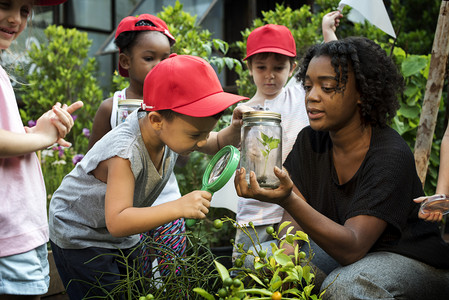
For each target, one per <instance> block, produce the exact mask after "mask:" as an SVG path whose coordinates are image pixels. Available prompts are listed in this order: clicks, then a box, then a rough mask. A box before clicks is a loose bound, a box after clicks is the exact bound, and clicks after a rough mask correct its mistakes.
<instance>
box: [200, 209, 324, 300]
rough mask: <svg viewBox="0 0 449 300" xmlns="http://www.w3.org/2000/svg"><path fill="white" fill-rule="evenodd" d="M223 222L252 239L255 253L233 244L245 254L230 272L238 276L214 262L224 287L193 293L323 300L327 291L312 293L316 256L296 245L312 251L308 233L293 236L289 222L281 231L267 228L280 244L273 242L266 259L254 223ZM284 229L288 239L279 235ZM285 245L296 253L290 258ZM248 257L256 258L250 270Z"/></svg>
mask: <svg viewBox="0 0 449 300" xmlns="http://www.w3.org/2000/svg"><path fill="white" fill-rule="evenodd" d="M221 221H222V222H232V223H233V224H234V226H237V227H239V228H240V229H241V230H242V231H243V232H244V233H245V234H246V235H248V237H249V238H250V239H251V241H252V243H253V247H254V249H256V251H255V253H254V251H252V250H248V251H244V250H243V246H242V245H234V247H236V249H237V250H238V251H239V252H240V253H241V254H242V255H241V256H240V258H238V259H236V260H235V262H234V267H232V268H231V269H230V271H235V273H236V274H237V275H236V276H235V277H234V278H232V277H231V276H230V272H229V271H228V270H227V269H226V268H225V267H224V266H223V265H222V264H220V263H219V262H217V261H215V267H216V269H217V271H218V274H219V276H220V278H221V280H222V287H221V288H220V289H219V290H218V291H217V292H216V293H215V294H211V293H209V292H208V291H206V290H204V289H202V288H198V287H197V288H195V289H193V291H194V292H196V293H198V294H199V295H201V296H202V297H203V298H204V299H207V300H215V299H216V298H215V296H218V297H219V299H229V300H237V299H260V300H262V299H267V300H268V299H271V300H279V299H304V300H308V299H313V300H315V299H322V296H323V295H324V293H325V291H323V292H321V293H320V294H319V295H315V294H312V290H313V288H314V279H315V274H314V272H313V271H314V270H313V269H312V267H311V266H310V261H311V259H312V257H313V253H312V250H309V254H308V255H307V254H306V253H305V252H304V251H300V249H299V245H298V244H296V245H295V246H294V242H295V241H302V242H305V243H307V244H308V245H309V249H311V248H310V242H309V238H308V236H307V234H306V233H304V232H302V231H296V232H294V233H293V232H292V231H293V230H294V227H293V226H290V227H288V228H287V226H288V225H290V222H284V223H282V224H281V225H280V226H279V230H278V232H276V231H275V230H274V228H273V227H267V229H266V231H267V233H268V234H271V235H272V237H273V239H274V240H277V241H279V243H271V247H272V249H271V250H272V255H270V256H268V257H267V251H266V249H263V248H262V246H261V245H260V243H259V238H258V236H257V232H256V230H255V228H254V225H253V224H251V223H250V224H248V225H249V226H240V225H239V224H237V223H236V222H235V221H234V220H232V219H230V218H228V217H225V218H222V219H221ZM248 228H252V229H253V230H254V232H255V233H256V234H255V236H256V241H254V240H253V238H252V236H251V235H250V234H249V229H248ZM285 228H287V232H286V236H285V239H281V238H280V237H279V233H280V232H281V231H282V230H283V229H285ZM277 244H279V246H278V245H277ZM284 244H288V245H291V246H294V252H293V254H290V255H287V254H285V253H284V251H285V249H283V248H282V247H283V245H284ZM248 256H252V257H253V265H252V266H251V267H250V268H249V267H246V266H244V264H243V261H245V260H246V261H248V259H247V257H248ZM231 274H232V273H231Z"/></svg>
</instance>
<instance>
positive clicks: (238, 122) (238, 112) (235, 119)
mask: <svg viewBox="0 0 449 300" xmlns="http://www.w3.org/2000/svg"><path fill="white" fill-rule="evenodd" d="M252 110H254V109H253V108H252V107H250V106H246V105H239V106H237V107H236V108H234V111H233V112H232V121H231V126H232V127H234V130H238V131H239V133H240V128H241V127H242V124H243V120H242V118H243V113H245V112H247V111H252Z"/></svg>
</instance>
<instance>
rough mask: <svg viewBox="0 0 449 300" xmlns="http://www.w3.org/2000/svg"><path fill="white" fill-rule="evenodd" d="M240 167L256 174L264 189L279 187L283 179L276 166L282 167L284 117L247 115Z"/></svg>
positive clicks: (273, 114) (252, 112)
mask: <svg viewBox="0 0 449 300" xmlns="http://www.w3.org/2000/svg"><path fill="white" fill-rule="evenodd" d="M242 119H243V125H242V129H241V130H242V131H241V134H242V136H241V138H242V141H241V160H240V166H241V167H244V168H245V170H246V180H247V182H248V184H249V174H250V171H253V172H254V173H255V174H256V178H257V182H258V183H259V185H260V186H261V187H266V188H277V187H278V186H279V179H278V178H277V177H276V175H275V174H274V167H275V166H277V167H279V168H282V127H281V114H279V113H275V112H271V111H249V112H245V113H244V114H243V118H242Z"/></svg>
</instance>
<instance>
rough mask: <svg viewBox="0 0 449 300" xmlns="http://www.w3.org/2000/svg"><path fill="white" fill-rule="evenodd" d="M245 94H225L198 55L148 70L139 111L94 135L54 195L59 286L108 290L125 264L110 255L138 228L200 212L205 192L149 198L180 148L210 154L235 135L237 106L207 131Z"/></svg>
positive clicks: (135, 238) (130, 243) (126, 248)
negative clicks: (223, 124)
mask: <svg viewBox="0 0 449 300" xmlns="http://www.w3.org/2000/svg"><path fill="white" fill-rule="evenodd" d="M185 74H189V75H190V76H189V79H188V80H186V78H185ZM244 99H247V98H244V97H241V96H237V95H233V94H229V93H225V92H223V89H222V87H221V84H220V82H219V80H218V78H217V75H216V74H215V71H214V70H213V68H212V67H211V66H210V65H209V64H208V63H207V62H206V61H204V60H203V59H201V58H198V57H194V56H188V55H179V56H177V55H175V54H172V55H171V56H170V58H168V59H166V60H164V61H162V62H161V63H159V64H158V65H157V66H156V67H154V68H153V70H152V71H150V73H149V74H148V75H147V77H146V78H145V84H144V94H143V104H142V108H143V110H144V111H142V110H139V111H137V110H136V111H134V112H133V113H132V114H130V115H129V116H128V118H127V121H126V122H124V123H122V124H121V125H120V126H118V127H117V128H116V129H114V130H112V131H110V132H108V133H107V134H106V135H105V136H104V137H103V138H102V139H101V140H99V141H98V142H97V143H96V144H95V145H94V147H92V149H91V150H90V151H89V152H88V153H87V154H86V156H85V157H84V158H83V160H82V161H81V162H80V163H78V164H77V165H76V167H75V168H74V170H73V171H72V172H71V173H69V174H68V175H67V176H66V177H65V178H64V180H63V181H62V183H61V186H60V187H59V188H58V190H56V192H55V193H54V194H53V197H52V200H51V203H50V240H51V243H52V249H53V251H54V257H55V262H56V265H57V267H58V271H59V274H60V276H61V279H62V280H63V282H64V284H65V285H67V284H68V283H69V281H70V280H73V279H74V280H73V281H72V282H71V283H70V285H69V286H68V287H67V293H68V294H69V295H70V297H71V298H72V299H81V298H83V297H84V296H86V295H87V293H88V296H100V295H104V292H103V291H101V290H100V289H91V287H92V285H95V286H99V285H101V286H102V287H103V288H105V289H112V288H114V286H115V284H117V283H118V280H120V275H118V274H123V273H124V272H125V270H123V269H122V268H123V265H122V262H120V261H116V259H117V257H116V256H114V255H112V254H114V253H115V254H119V255H120V253H124V254H125V256H126V255H128V254H130V253H131V252H132V250H133V248H134V247H135V246H136V245H137V244H138V243H139V233H141V232H145V231H148V230H150V229H152V228H155V227H157V226H160V225H162V224H165V223H167V222H169V221H172V220H175V219H178V218H194V219H202V218H204V217H205V216H206V214H207V213H208V208H209V206H210V199H211V194H210V193H208V192H205V191H193V192H191V193H189V194H187V195H185V196H183V197H181V198H179V199H177V200H174V201H171V202H167V203H164V204H161V205H157V206H151V204H152V203H153V202H154V201H155V200H156V198H157V197H158V195H159V193H160V192H161V191H162V189H163V188H164V186H165V184H166V182H167V180H168V178H169V176H170V175H171V173H172V171H173V166H174V163H175V160H176V158H177V156H178V154H181V155H187V154H189V153H191V152H193V151H196V150H200V151H202V152H206V153H214V152H216V151H217V150H218V147H217V145H221V146H224V145H226V144H231V141H234V142H235V141H238V140H239V136H240V121H239V120H238V119H239V117H241V113H240V112H239V110H236V111H235V113H234V119H233V123H232V124H231V125H230V126H229V127H227V128H225V129H223V130H221V131H220V132H218V133H210V132H211V131H212V129H213V128H214V127H215V125H216V123H217V119H218V118H219V117H220V115H221V114H222V112H223V111H224V110H225V109H226V108H227V107H229V106H230V105H232V104H235V103H237V102H238V101H241V100H244ZM218 138H219V139H220V141H219V142H218ZM134 252H137V251H134ZM101 254H105V255H101ZM108 254H110V255H108ZM94 257H97V258H96V259H93V260H92V261H89V260H91V259H92V258H94ZM132 258H133V255H130V256H129V259H132ZM87 261H89V262H88V263H86V262H87ZM86 283H87V284H86ZM89 289H91V290H89Z"/></svg>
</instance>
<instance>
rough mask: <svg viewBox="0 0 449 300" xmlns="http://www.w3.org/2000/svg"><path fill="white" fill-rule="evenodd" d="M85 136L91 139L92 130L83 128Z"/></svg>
mask: <svg viewBox="0 0 449 300" xmlns="http://www.w3.org/2000/svg"><path fill="white" fill-rule="evenodd" d="M83 135H84V136H85V137H87V138H88V137H90V130H89V129H87V128H83Z"/></svg>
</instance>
